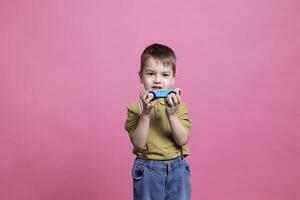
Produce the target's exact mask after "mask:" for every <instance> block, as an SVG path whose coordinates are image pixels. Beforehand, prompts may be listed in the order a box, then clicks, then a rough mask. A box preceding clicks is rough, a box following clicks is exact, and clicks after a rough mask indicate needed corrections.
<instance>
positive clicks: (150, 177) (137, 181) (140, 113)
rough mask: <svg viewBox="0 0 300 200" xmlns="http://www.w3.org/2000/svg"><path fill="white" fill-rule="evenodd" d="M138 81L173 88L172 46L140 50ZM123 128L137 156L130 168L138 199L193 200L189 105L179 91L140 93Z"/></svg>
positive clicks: (146, 85) (156, 87)
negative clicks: (159, 94) (160, 96)
mask: <svg viewBox="0 0 300 200" xmlns="http://www.w3.org/2000/svg"><path fill="white" fill-rule="evenodd" d="M139 76H140V81H141V83H142V84H143V85H144V88H145V90H159V89H171V86H172V85H173V84H174V81H175V77H176V56H175V53H174V51H173V50H172V49H171V48H169V47H167V46H164V45H161V44H152V45H150V46H148V47H147V48H146V49H145V50H144V51H143V53H142V55H141V69H140V72H139ZM127 111H128V113H127V114H128V116H127V120H126V123H125V129H126V130H127V132H128V133H129V136H130V140H131V142H132V144H133V146H134V148H133V153H134V154H135V155H136V159H135V161H134V165H133V168H132V177H133V190H134V199H135V200H150V199H151V200H164V199H170V200H177V199H178V200H189V199H190V197H191V183H190V176H191V173H190V168H189V165H188V163H187V161H186V160H185V157H186V156H187V155H188V154H189V150H188V148H187V146H186V144H187V142H188V138H189V130H190V128H191V120H190V118H189V116H188V111H187V105H186V103H185V102H183V101H182V100H181V97H180V95H179V94H170V95H168V96H167V97H166V98H165V99H153V95H152V94H149V93H148V92H146V91H143V92H141V94H140V102H139V103H132V104H130V105H129V106H128V109H127Z"/></svg>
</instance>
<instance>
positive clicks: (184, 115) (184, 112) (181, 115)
mask: <svg viewBox="0 0 300 200" xmlns="http://www.w3.org/2000/svg"><path fill="white" fill-rule="evenodd" d="M178 119H179V120H180V122H181V124H182V125H183V126H184V127H185V128H186V129H187V130H188V131H190V129H191V127H192V120H191V119H190V117H189V114H188V108H187V104H186V103H185V102H181V103H180V106H179V108H178Z"/></svg>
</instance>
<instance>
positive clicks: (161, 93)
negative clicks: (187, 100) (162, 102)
mask: <svg viewBox="0 0 300 200" xmlns="http://www.w3.org/2000/svg"><path fill="white" fill-rule="evenodd" d="M145 92H148V93H149V94H152V95H153V99H152V100H154V99H158V98H166V97H167V96H168V95H169V94H172V93H173V94H180V89H179V88H176V89H175V90H145ZM149 94H148V95H149Z"/></svg>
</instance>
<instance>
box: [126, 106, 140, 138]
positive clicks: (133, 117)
mask: <svg viewBox="0 0 300 200" xmlns="http://www.w3.org/2000/svg"><path fill="white" fill-rule="evenodd" d="M138 108H139V107H138V105H129V106H128V107H127V119H126V122H125V130H126V131H127V132H128V133H129V135H130V137H131V135H132V132H133V131H134V130H135V129H136V127H137V125H138V122H139V113H138V110H137V109H138Z"/></svg>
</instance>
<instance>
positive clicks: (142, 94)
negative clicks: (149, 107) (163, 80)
mask: <svg viewBox="0 0 300 200" xmlns="http://www.w3.org/2000/svg"><path fill="white" fill-rule="evenodd" d="M146 96H147V93H145V91H142V92H141V93H140V99H141V100H142V101H144V100H145V99H146Z"/></svg>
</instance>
